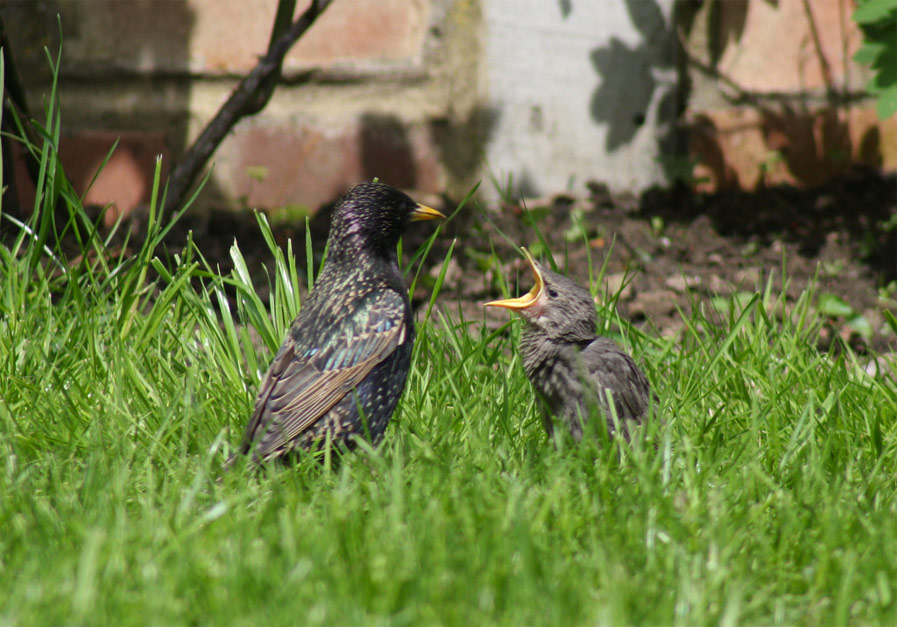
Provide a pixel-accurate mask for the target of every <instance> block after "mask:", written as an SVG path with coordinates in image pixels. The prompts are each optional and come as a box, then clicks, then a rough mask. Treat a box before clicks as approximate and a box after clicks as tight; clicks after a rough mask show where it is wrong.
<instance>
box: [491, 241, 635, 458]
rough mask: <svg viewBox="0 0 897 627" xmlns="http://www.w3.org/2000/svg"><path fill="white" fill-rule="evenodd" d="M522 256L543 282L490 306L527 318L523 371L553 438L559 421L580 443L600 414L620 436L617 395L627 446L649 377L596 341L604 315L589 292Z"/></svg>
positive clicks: (615, 349)
mask: <svg viewBox="0 0 897 627" xmlns="http://www.w3.org/2000/svg"><path fill="white" fill-rule="evenodd" d="M523 252H524V254H526V259H527V261H528V262H529V265H530V268H531V269H532V271H533V276H534V278H535V281H536V284H535V285H534V286H533V289H532V290H530V292H529V293H528V294H525V295H524V296H521V297H519V298H510V299H506V300H496V301H492V302H490V303H486V306H492V307H505V308H507V309H512V310H514V311H516V312H517V313H519V314H520V315H521V316H523V319H524V321H525V323H526V324H525V326H524V328H523V332H522V334H521V338H520V354H521V358H522V360H523V369H524V370H525V371H526V376H527V377H528V378H529V380H530V382H531V383H532V384H533V387H534V388H536V392H537V394H538V396H539V397H540V399H541V401H542V407H543V410H544V411H545V414H544V422H545V428H546V430H547V431H548V434H549V435H551V434H552V433H553V431H554V423H553V420H552V416H554V417H556V418H557V419H559V420H560V421H561V423H563V425H564V426H565V427H566V428H567V430H568V431H569V432H570V435H572V436H573V438H574V439H575V440H576V441H579V440H581V439H582V432H583V424H584V421H585V420H588V419H589V417H590V416H591V415H592V414H593V413H594V411H595V410H596V409H598V410H599V411H601V412H602V414H603V416H604V418H605V421H606V423H607V430H608V434H609V435H611V436H612V435H614V432H615V424H614V419H613V414H612V413H611V411H610V405H609V403H608V396H611V397H612V399H613V404H614V409H615V410H616V415H617V418H618V422H619V424H620V426H621V427H622V429H623V437H625V438H626V439H627V440H628V439H629V432H628V425H629V423H630V422H635V423H641V422H642V420H643V419H644V417H645V414H646V413H647V411H648V404H649V394H650V385H649V383H648V380H647V378H645V375H644V373H642V371H641V370H639V367H638V366H637V365H636V364H635V362H634V361H633V360H632V358H631V357H630V356H629V355H627V354H626V353H624V352H623V351H622V350H621V349H620V347H619V346H617V344H615V343H614V342H613V341H612V340H610V339H608V338H606V337H598V336H596V335H595V324H596V322H597V315H596V313H595V304H594V302H593V301H592V296H591V294H590V293H589V291H588V290H587V289H585V288H584V287H582V286H580V285H577V284H576V283H575V282H573V281H572V280H570V279H568V278H567V277H565V276H562V275H560V274H557V273H556V272H552V271H551V270H549V269H548V268H546V267H545V266H543V265H541V264H540V263H538V262H537V261H536V260H535V259H533V257H532V255H530V253H529V251H528V250H526V249H523Z"/></svg>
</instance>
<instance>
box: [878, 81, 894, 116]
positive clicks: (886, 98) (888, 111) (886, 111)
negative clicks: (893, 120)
mask: <svg viewBox="0 0 897 627" xmlns="http://www.w3.org/2000/svg"><path fill="white" fill-rule="evenodd" d="M875 112H876V113H877V114H878V119H879V120H884V119H885V118H889V117H891V116H892V115H894V114H895V113H897V85H891V86H890V87H888V88H887V89H884V90H882V91H881V92H879V94H878V100H876V102H875Z"/></svg>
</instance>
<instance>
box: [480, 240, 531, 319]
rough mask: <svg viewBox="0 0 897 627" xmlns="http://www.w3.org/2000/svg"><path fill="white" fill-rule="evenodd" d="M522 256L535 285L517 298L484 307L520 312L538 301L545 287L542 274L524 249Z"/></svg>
mask: <svg viewBox="0 0 897 627" xmlns="http://www.w3.org/2000/svg"><path fill="white" fill-rule="evenodd" d="M523 254H524V255H526V260H527V262H529V267H530V269H531V270H532V271H533V278H534V279H535V281H536V284H535V285H533V289H531V290H530V291H529V292H527V293H526V294H524V295H523V296H521V297H519V298H506V299H504V300H493V301H491V302H488V303H486V304H485V305H484V307H504V308H505V309H516V310H521V309H529V308H530V307H532V306H533V305H535V304H536V303H537V302H538V301H539V297H540V296H541V295H542V290H543V289H544V287H545V282H544V281H543V280H542V273H541V272H539V266H537V265H536V260H535V259H533V256H532V255H531V254H530V252H529V251H528V250H527V249H526V248H524V249H523Z"/></svg>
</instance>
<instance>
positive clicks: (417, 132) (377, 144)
mask: <svg viewBox="0 0 897 627" xmlns="http://www.w3.org/2000/svg"><path fill="white" fill-rule="evenodd" d="M216 158H217V160H218V165H217V166H216V179H217V180H218V181H219V182H220V184H221V186H222V187H223V186H225V185H226V186H227V189H226V192H227V193H229V194H230V195H231V196H232V197H234V198H241V199H243V201H244V202H245V203H246V204H247V205H248V206H249V207H260V208H275V207H283V206H288V205H303V206H306V207H308V208H310V209H315V208H317V207H319V206H320V205H322V204H324V203H326V202H329V201H331V200H333V199H335V198H336V197H337V196H338V195H339V194H341V193H342V192H344V191H345V190H346V189H347V188H348V187H350V186H351V185H354V184H356V183H358V182H360V181H363V180H369V179H371V178H373V177H379V178H380V180H382V181H383V182H385V183H390V184H392V185H395V186H397V187H403V188H413V189H416V190H420V191H428V192H437V191H440V190H441V186H442V184H443V183H442V174H441V173H442V169H441V167H440V165H439V159H438V154H437V152H436V149H435V147H434V146H433V145H432V143H431V140H430V134H429V131H428V129H427V128H426V126H425V125H424V124H422V123H412V124H408V125H403V124H400V123H398V122H396V121H393V120H392V119H390V118H387V119H379V118H376V117H375V118H371V117H367V118H365V119H359V120H351V121H346V122H344V123H342V125H341V126H337V127H336V128H332V127H330V128H327V129H326V130H323V129H322V128H321V127H320V125H319V124H314V123H306V124H283V125H264V124H256V123H249V124H244V125H241V126H240V127H238V128H237V129H236V130H235V131H234V133H233V135H232V136H231V137H230V138H229V139H228V142H227V143H226V144H225V145H223V146H222V149H221V151H220V153H219V155H217V156H216ZM259 166H261V167H262V168H264V170H265V176H264V178H263V180H258V178H254V177H253V176H251V175H250V170H251V169H253V168H258V167H259Z"/></svg>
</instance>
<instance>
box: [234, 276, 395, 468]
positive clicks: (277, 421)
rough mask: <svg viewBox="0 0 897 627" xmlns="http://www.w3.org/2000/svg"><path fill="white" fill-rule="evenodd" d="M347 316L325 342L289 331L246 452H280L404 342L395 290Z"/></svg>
mask: <svg viewBox="0 0 897 627" xmlns="http://www.w3.org/2000/svg"><path fill="white" fill-rule="evenodd" d="M349 315H350V316H351V318H352V319H351V320H349V319H348V318H347V319H343V320H342V321H339V322H337V323H335V324H333V325H330V331H329V332H327V333H325V334H324V336H323V337H317V338H308V339H305V338H303V336H302V333H301V331H300V332H299V333H295V334H294V331H293V330H291V331H290V333H289V335H288V336H287V340H286V342H285V343H284V345H283V346H282V347H281V348H280V350H279V351H278V352H277V355H276V356H275V357H274V360H273V361H272V362H271V366H270V367H269V369H268V374H267V375H266V376H265V380H264V381H263V382H262V385H261V387H260V388H259V394H258V398H257V400H256V404H255V409H254V411H253V414H252V417H251V418H250V421H249V425H248V426H247V428H246V438H245V440H244V445H243V448H244V449H245V452H248V451H249V449H250V448H251V447H252V445H253V443H256V450H255V456H256V458H258V459H263V458H265V457H268V456H269V455H270V454H271V453H272V452H275V451H278V450H279V449H282V448H283V447H284V446H286V445H287V444H288V443H289V442H290V441H291V440H293V439H294V438H296V437H297V436H299V435H300V434H301V433H302V432H304V431H305V430H306V429H308V427H309V426H311V425H312V424H314V423H315V422H316V421H317V420H318V419H319V418H321V417H322V416H323V415H324V414H326V413H327V411H329V410H330V409H331V408H332V407H333V406H334V405H336V403H338V402H339V401H340V400H341V399H342V398H343V397H345V395H346V394H348V393H349V392H350V391H351V390H352V389H354V388H355V387H357V386H358V385H359V384H360V383H361V381H362V380H363V379H364V378H365V377H366V376H367V375H368V373H370V371H371V370H372V369H373V368H374V367H375V366H376V365H377V364H379V363H380V362H382V361H383V360H384V359H386V357H388V356H389V355H390V354H391V353H392V352H393V351H395V350H396V348H397V347H399V346H400V345H402V344H403V343H404V342H405V341H406V339H407V333H408V329H407V326H406V325H405V303H404V301H403V299H402V297H401V295H399V294H398V293H397V292H395V291H392V290H387V291H384V292H379V293H371V294H369V295H368V296H367V297H366V298H364V299H362V300H361V301H360V302H359V303H358V304H357V306H356V307H353V310H352V311H351V312H350V314H349ZM297 336H298V338H299V339H298V340H297V339H296V337H297Z"/></svg>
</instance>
